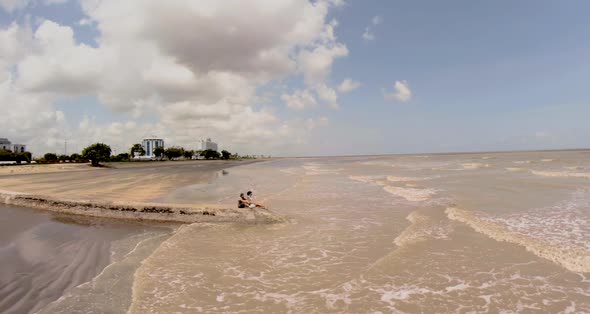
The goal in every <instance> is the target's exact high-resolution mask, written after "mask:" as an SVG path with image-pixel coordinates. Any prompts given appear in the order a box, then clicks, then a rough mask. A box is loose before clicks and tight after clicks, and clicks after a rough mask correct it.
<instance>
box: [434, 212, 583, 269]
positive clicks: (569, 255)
mask: <svg viewBox="0 0 590 314" xmlns="http://www.w3.org/2000/svg"><path fill="white" fill-rule="evenodd" d="M445 213H446V214H447V216H448V217H449V219H452V220H455V221H459V222H462V223H465V224H467V225H468V226H470V227H471V228H472V229H473V230H475V231H477V232H479V233H481V234H484V235H486V236H488V237H490V238H492V239H494V240H496V241H500V242H509V243H513V244H517V245H520V246H523V247H524V248H525V249H526V250H527V251H529V252H531V253H533V254H535V255H537V256H539V257H541V258H544V259H547V260H550V261H552V262H554V263H556V264H558V265H560V266H562V267H564V268H566V269H568V270H571V271H573V272H581V273H590V251H587V250H584V249H582V248H560V247H556V246H551V245H548V244H547V243H544V242H541V241H538V240H535V239H532V238H530V237H527V236H525V235H523V234H520V233H516V232H512V231H510V230H508V229H507V228H506V227H504V226H502V225H500V224H498V223H495V222H492V221H489V220H486V219H482V218H480V217H478V216H477V214H475V213H473V212H471V211H468V210H464V209H460V208H456V207H449V208H447V209H446V211H445Z"/></svg>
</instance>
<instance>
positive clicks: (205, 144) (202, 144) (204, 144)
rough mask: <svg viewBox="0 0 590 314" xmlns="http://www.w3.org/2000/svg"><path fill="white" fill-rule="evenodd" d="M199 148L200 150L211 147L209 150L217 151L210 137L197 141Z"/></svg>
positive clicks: (215, 144)
mask: <svg viewBox="0 0 590 314" xmlns="http://www.w3.org/2000/svg"><path fill="white" fill-rule="evenodd" d="M199 149H200V150H207V149H211V150H214V151H217V143H215V142H213V141H211V139H210V138H208V139H207V140H201V141H199Z"/></svg>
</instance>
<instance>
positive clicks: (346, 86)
mask: <svg viewBox="0 0 590 314" xmlns="http://www.w3.org/2000/svg"><path fill="white" fill-rule="evenodd" d="M359 87H361V83H360V82H359V81H355V80H352V79H350V78H347V79H344V80H343V81H342V83H340V85H338V91H339V92H341V93H349V92H352V91H353V90H355V89H357V88H359Z"/></svg>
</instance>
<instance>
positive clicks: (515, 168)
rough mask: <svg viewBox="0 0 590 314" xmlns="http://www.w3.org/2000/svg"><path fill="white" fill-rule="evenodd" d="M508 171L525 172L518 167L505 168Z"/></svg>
mask: <svg viewBox="0 0 590 314" xmlns="http://www.w3.org/2000/svg"><path fill="white" fill-rule="evenodd" d="M505 169H506V170H508V171H523V170H524V169H523V168H518V167H507V168H505Z"/></svg>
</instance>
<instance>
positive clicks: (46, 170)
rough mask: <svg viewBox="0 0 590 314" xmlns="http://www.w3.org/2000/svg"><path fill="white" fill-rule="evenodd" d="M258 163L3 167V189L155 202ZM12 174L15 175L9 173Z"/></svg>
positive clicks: (0, 180)
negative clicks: (172, 192) (225, 172)
mask: <svg viewBox="0 0 590 314" xmlns="http://www.w3.org/2000/svg"><path fill="white" fill-rule="evenodd" d="M252 162H254V161H221V160H207V161H205V160H197V161H172V162H132V163H110V164H108V166H110V167H111V168H93V167H89V166H88V165H86V164H54V165H26V166H8V167H0V189H1V190H7V191H14V192H21V193H28V194H34V195H45V196H51V197H53V198H63V199H76V200H79V199H83V200H102V201H129V202H132V201H137V202H146V201H151V200H156V199H158V198H159V197H161V196H163V195H164V194H165V193H166V192H167V191H170V190H172V189H174V188H175V187H180V186H185V185H190V184H196V183H204V182H208V181H210V180H212V179H213V178H215V177H216V176H219V175H220V172H221V171H222V170H223V169H227V168H231V167H235V166H239V165H246V164H249V163H252ZM11 171H12V172H11Z"/></svg>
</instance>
